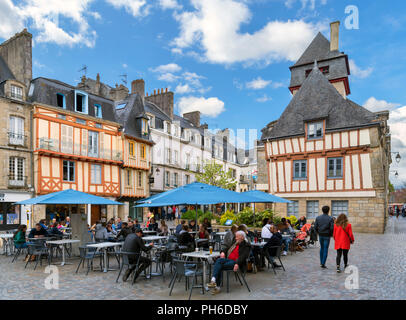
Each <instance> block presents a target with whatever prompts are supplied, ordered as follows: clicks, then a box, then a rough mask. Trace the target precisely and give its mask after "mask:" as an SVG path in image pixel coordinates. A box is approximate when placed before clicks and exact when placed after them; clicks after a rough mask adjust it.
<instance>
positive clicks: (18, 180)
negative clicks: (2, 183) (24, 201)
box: [8, 174, 27, 188]
mask: <svg viewBox="0 0 406 320" xmlns="http://www.w3.org/2000/svg"><path fill="white" fill-rule="evenodd" d="M8 186H9V188H25V187H27V177H26V176H16V175H13V174H12V175H9V176H8Z"/></svg>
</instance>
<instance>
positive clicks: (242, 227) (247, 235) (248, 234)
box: [238, 224, 254, 243]
mask: <svg viewBox="0 0 406 320" xmlns="http://www.w3.org/2000/svg"><path fill="white" fill-rule="evenodd" d="M238 230H239V231H244V233H245V240H247V241H248V242H249V243H251V237H253V236H254V233H253V232H251V231H248V227H247V225H245V224H241V225H239V226H238Z"/></svg>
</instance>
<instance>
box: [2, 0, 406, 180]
mask: <svg viewBox="0 0 406 320" xmlns="http://www.w3.org/2000/svg"><path fill="white" fill-rule="evenodd" d="M350 5H351V6H353V7H352V8H353V9H352V10H350V11H347V12H346V9H347V10H348V8H347V7H348V6H350ZM354 6H355V7H356V9H357V10H358V13H359V19H358V21H359V26H358V29H350V28H347V27H346V23H345V22H346V21H347V22H353V24H352V25H354V22H355V20H353V19H350V18H349V16H350V14H351V13H354ZM405 7H406V4H405V3H404V1H400V0H399V1H390V4H389V2H388V1H362V0H360V1H357V0H351V1H346V0H342V1H333V0H65V1H60V0H0V41H2V40H5V39H7V38H8V37H10V36H12V35H13V34H14V33H16V32H19V31H21V30H22V29H23V28H24V27H26V28H28V30H29V31H30V32H31V33H32V34H33V36H34V50H33V60H34V76H35V77H37V76H44V77H50V78H55V79H59V80H62V81H65V82H67V83H71V84H75V83H77V82H78V81H79V79H80V77H81V75H82V73H81V72H79V70H80V69H81V68H82V66H83V65H86V66H87V67H88V76H89V77H93V78H95V76H96V74H97V73H100V75H101V79H102V81H104V82H106V83H108V84H110V85H112V86H114V85H115V84H116V83H121V81H122V79H123V77H122V76H121V75H123V74H126V75H127V77H128V81H129V82H130V81H131V80H133V79H137V78H143V79H144V80H145V81H146V90H147V92H152V91H153V90H154V89H158V88H169V89H170V90H172V91H174V92H175V104H176V111H177V112H178V113H180V114H181V113H182V112H188V111H193V110H196V109H199V110H200V111H201V112H202V115H203V119H202V121H205V122H207V123H208V124H209V126H210V127H212V128H226V127H228V128H231V129H234V130H236V129H257V130H258V134H259V132H260V129H261V128H263V127H264V126H265V125H266V124H267V123H268V122H270V121H272V120H275V119H277V118H278V117H279V116H280V114H281V113H282V112H283V110H284V108H285V107H286V105H287V104H288V103H289V101H290V99H291V95H290V92H289V90H288V88H287V86H288V84H289V77H290V73H289V66H290V65H292V64H293V63H294V62H295V61H296V60H297V59H298V58H299V57H300V55H301V53H302V52H303V50H304V49H305V48H306V47H307V45H308V44H309V43H310V42H311V40H312V39H313V37H314V36H315V34H316V33H317V32H318V31H321V32H322V33H323V34H324V35H325V36H326V37H327V38H329V23H330V22H331V21H336V20H340V21H341V29H340V50H341V51H344V52H345V53H347V54H348V55H349V58H350V66H351V74H352V75H351V77H350V86H351V92H352V94H351V95H350V97H349V98H350V99H352V100H354V101H355V102H357V103H359V104H361V105H365V106H366V107H367V108H369V109H370V110H373V111H378V110H384V109H387V110H390V111H391V120H390V125H391V130H392V141H393V145H392V149H393V151H400V152H401V154H402V157H403V161H401V163H400V164H399V165H398V164H394V165H393V166H392V170H398V171H399V173H400V178H398V179H397V180H398V182H399V181H402V180H405V181H406V140H405V137H406V126H405V125H403V123H404V122H405V120H406V94H405V93H406V90H405V86H406V73H405V70H406V68H405V67H406V54H405V53H406V52H405V51H406V42H405V41H404V39H405V37H404V34H405V32H406V13H405ZM247 132H248V131H247ZM391 180H393V181H394V182H395V183H396V181H395V178H394V176H393V175H392V177H391Z"/></svg>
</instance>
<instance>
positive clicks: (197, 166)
mask: <svg viewBox="0 0 406 320" xmlns="http://www.w3.org/2000/svg"><path fill="white" fill-rule="evenodd" d="M196 171H197V172H200V157H197V158H196Z"/></svg>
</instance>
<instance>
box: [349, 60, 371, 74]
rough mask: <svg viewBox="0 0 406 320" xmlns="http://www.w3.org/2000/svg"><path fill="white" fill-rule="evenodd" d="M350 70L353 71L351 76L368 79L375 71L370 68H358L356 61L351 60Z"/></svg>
mask: <svg viewBox="0 0 406 320" xmlns="http://www.w3.org/2000/svg"><path fill="white" fill-rule="evenodd" d="M350 70H351V74H352V75H353V76H354V77H356V78H361V79H364V78H367V77H369V76H370V75H371V73H372V71H374V68H372V67H369V68H366V69H361V68H360V67H358V66H357V65H356V64H355V61H354V60H352V59H350Z"/></svg>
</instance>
